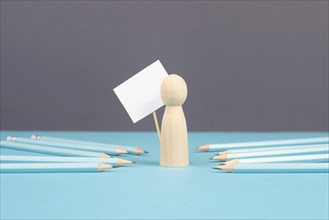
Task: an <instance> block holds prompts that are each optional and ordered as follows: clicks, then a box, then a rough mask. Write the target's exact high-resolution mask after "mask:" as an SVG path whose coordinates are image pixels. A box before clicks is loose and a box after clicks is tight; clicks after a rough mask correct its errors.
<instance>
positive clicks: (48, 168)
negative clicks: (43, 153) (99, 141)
mask: <svg viewBox="0 0 329 220" xmlns="http://www.w3.org/2000/svg"><path fill="white" fill-rule="evenodd" d="M111 168H112V166H111V165H109V164H103V163H1V164H0V171H1V173H21V172H24V173H35V172H42V173H48V172H51V173H60V172H99V171H105V170H107V169H111Z"/></svg>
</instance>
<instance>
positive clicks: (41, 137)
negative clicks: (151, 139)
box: [31, 134, 148, 155]
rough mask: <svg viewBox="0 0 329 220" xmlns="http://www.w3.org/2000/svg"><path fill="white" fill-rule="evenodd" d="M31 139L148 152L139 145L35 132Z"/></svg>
mask: <svg viewBox="0 0 329 220" xmlns="http://www.w3.org/2000/svg"><path fill="white" fill-rule="evenodd" d="M31 139H34V140H44V141H55V142H64V143H72V144H83V145H89V146H103V147H106V148H122V149H124V150H126V151H128V153H129V154H137V155H139V154H145V153H148V152H147V151H145V150H143V149H141V148H139V147H130V146H122V145H113V144H105V143H96V142H90V141H79V140H72V139H63V138H54V137H46V136H40V135H36V134H34V135H32V136H31Z"/></svg>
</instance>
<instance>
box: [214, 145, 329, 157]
mask: <svg viewBox="0 0 329 220" xmlns="http://www.w3.org/2000/svg"><path fill="white" fill-rule="evenodd" d="M321 146H327V147H328V148H329V144H307V145H285V146H276V147H262V148H260V147H254V148H242V149H232V150H226V151H221V152H219V153H217V155H221V154H236V153H249V152H257V151H272V150H289V149H296V148H299V149H300V148H314V147H321Z"/></svg>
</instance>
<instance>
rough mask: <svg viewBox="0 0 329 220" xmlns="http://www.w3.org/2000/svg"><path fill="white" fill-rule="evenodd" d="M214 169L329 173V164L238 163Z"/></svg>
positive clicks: (245, 171)
mask: <svg viewBox="0 0 329 220" xmlns="http://www.w3.org/2000/svg"><path fill="white" fill-rule="evenodd" d="M213 168H214V169H220V170H225V171H227V172H231V173H328V172H329V163H256V164H239V163H236V164H226V165H222V166H215V167H213Z"/></svg>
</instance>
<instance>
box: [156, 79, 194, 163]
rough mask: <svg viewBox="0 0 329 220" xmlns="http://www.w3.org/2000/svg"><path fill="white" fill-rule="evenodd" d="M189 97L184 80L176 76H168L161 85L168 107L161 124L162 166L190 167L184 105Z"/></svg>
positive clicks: (163, 97)
mask: <svg viewBox="0 0 329 220" xmlns="http://www.w3.org/2000/svg"><path fill="white" fill-rule="evenodd" d="M186 97H187V86H186V83H185V81H184V79H183V78H182V77H180V76H178V75H176V74H171V75H169V76H167V77H166V78H165V79H164V80H163V82H162V84H161V98H162V100H163V102H164V104H165V105H166V109H165V112H164V114H163V118H162V123H161V140H160V145H161V146H160V165H161V166H163V167H184V166H188V165H189V158H188V137H187V126H186V120H185V115H184V111H183V108H182V105H183V104H184V102H185V100H186Z"/></svg>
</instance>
